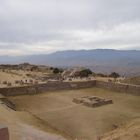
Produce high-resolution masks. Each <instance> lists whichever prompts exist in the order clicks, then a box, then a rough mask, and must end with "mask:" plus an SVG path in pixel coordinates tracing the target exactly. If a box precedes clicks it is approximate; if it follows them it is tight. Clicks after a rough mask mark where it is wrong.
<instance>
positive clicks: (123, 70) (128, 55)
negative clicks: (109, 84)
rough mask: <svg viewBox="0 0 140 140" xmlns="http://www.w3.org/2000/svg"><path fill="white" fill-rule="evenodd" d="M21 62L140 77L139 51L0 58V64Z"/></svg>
mask: <svg viewBox="0 0 140 140" xmlns="http://www.w3.org/2000/svg"><path fill="white" fill-rule="evenodd" d="M22 62H29V63H33V64H45V65H51V66H56V67H89V68H91V69H92V70H93V71H95V72H103V73H110V72H112V71H116V72H119V73H120V74H122V75H132V76H133V75H140V51H138V50H112V49H95V50H78V51H75V50H69V51H59V52H55V53H52V54H47V55H46V54H41V55H29V56H22V57H12V58H11V57H7V58H6V57H5V58H4V56H3V57H0V63H22Z"/></svg>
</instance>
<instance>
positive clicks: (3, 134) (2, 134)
mask: <svg viewBox="0 0 140 140" xmlns="http://www.w3.org/2000/svg"><path fill="white" fill-rule="evenodd" d="M0 140H9V132H8V128H7V127H6V126H3V125H0Z"/></svg>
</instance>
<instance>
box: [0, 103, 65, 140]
mask: <svg viewBox="0 0 140 140" xmlns="http://www.w3.org/2000/svg"><path fill="white" fill-rule="evenodd" d="M0 124H4V125H5V126H7V127H8V129H9V133H10V140H65V139H64V138H63V137H62V136H60V135H56V134H54V133H55V131H54V130H52V129H51V128H50V127H48V126H47V125H44V123H43V122H42V121H40V120H38V119H36V118H35V117H34V116H32V115H30V114H29V113H26V112H15V111H12V110H10V109H8V108H7V107H5V106H3V105H1V104H0ZM56 133H57V132H56Z"/></svg>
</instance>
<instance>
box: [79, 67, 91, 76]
mask: <svg viewBox="0 0 140 140" xmlns="http://www.w3.org/2000/svg"><path fill="white" fill-rule="evenodd" d="M91 74H92V71H91V70H90V69H83V70H81V71H80V77H88V76H89V75H91Z"/></svg>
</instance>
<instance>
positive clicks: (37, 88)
mask: <svg viewBox="0 0 140 140" xmlns="http://www.w3.org/2000/svg"><path fill="white" fill-rule="evenodd" d="M95 84H96V81H83V82H48V83H46V84H38V85H31V86H22V87H9V88H0V94H3V95H4V96H15V95H25V94H37V93H42V92H46V91H55V90H68V89H80V88H91V87H94V86H95Z"/></svg>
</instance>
